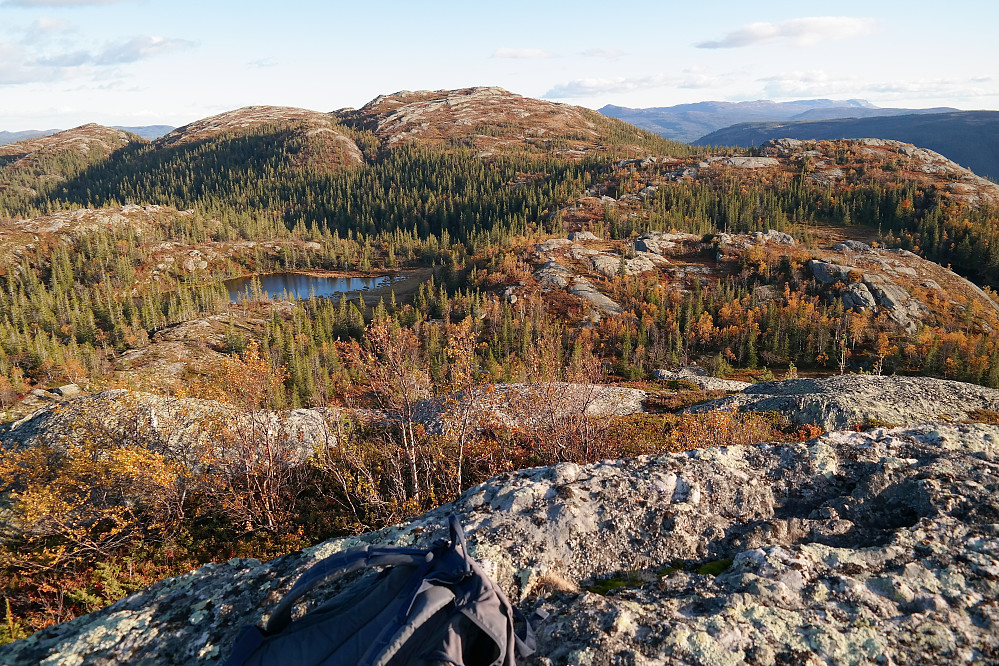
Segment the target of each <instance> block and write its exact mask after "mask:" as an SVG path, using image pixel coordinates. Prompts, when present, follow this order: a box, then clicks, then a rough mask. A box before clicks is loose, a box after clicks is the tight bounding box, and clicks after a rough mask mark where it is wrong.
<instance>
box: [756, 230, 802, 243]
mask: <svg viewBox="0 0 999 666" xmlns="http://www.w3.org/2000/svg"><path fill="white" fill-rule="evenodd" d="M751 236H752V239H753V242H754V243H775V244H777V245H795V244H796V243H797V241H795V240H794V236H792V235H791V234H786V233H784V232H783V231H776V230H774V229H767V230H766V231H756V232H753V233H752V234H751Z"/></svg>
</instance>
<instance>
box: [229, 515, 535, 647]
mask: <svg viewBox="0 0 999 666" xmlns="http://www.w3.org/2000/svg"><path fill="white" fill-rule="evenodd" d="M448 522H449V527H450V535H451V540H450V541H449V542H448V541H442V540H440V541H437V542H435V543H434V544H433V546H432V547H431V548H430V549H428V550H420V549H414V548H372V547H371V546H365V547H363V548H356V549H353V550H349V551H345V552H342V553H338V554H335V555H332V556H330V557H328V558H326V559H324V560H322V561H320V562H318V563H317V564H315V565H313V566H312V568H310V569H309V570H308V571H306V572H305V573H304V574H302V576H301V577H300V578H299V579H298V580H297V581H296V582H295V585H294V586H293V587H292V589H291V590H290V591H289V592H288V594H287V595H286V596H285V597H284V598H283V599H282V600H281V602H280V603H278V605H277V606H276V607H275V608H274V611H273V612H272V613H271V616H270V619H269V620H268V622H267V626H266V627H265V628H264V629H260V628H259V627H257V626H245V627H243V629H242V630H241V631H240V633H239V636H238V637H237V638H236V644H235V646H234V647H233V650H232V653H231V654H230V656H229V660H228V661H226V666H268V665H276V664H294V665H295V666H355V665H356V666H404V665H405V666H410V665H414V666H415V665H419V666H423V665H427V666H431V665H435V666H436V665H440V664H451V665H452V666H515V665H516V660H515V655H516V654H519V655H520V656H522V657H527V656H529V655H531V654H532V653H533V652H534V635H533V632H532V630H531V626H530V623H529V622H528V621H527V620H526V619H524V616H523V615H522V614H521V613H520V611H518V610H516V609H515V608H514V607H513V606H512V605H511V604H510V602H509V600H508V599H507V598H506V595H504V594H503V591H502V590H501V589H500V587H499V586H498V585H497V584H496V583H494V582H493V581H492V580H490V579H489V577H488V576H487V575H486V574H485V572H484V571H483V570H482V568H481V567H480V566H479V565H478V563H477V562H475V561H474V560H472V559H471V558H470V557H468V549H467V548H466V545H465V535H464V532H463V531H462V529H461V524H460V523H459V521H458V518H457V516H454V515H452V516H450V518H449V521H448ZM372 567H378V568H382V571H381V573H380V574H378V575H377V576H374V577H372V576H369V577H366V578H362V579H361V580H359V581H358V582H356V583H355V584H353V585H351V586H349V587H348V588H347V589H346V590H344V591H343V592H342V593H340V594H339V595H337V596H335V597H333V598H332V599H330V600H329V601H327V602H325V603H323V604H321V605H319V606H318V607H316V608H315V609H313V610H311V611H309V612H308V613H306V614H305V615H304V616H303V617H301V618H299V619H298V620H295V621H292V619H291V610H292V606H293V605H294V604H295V602H296V601H298V600H299V599H301V598H302V596H303V595H305V594H307V593H308V592H310V591H311V590H313V589H314V588H316V587H317V586H318V585H320V584H321V583H325V582H327V581H329V580H332V579H333V578H335V577H337V576H342V575H345V574H348V573H351V572H354V571H359V570H361V569H366V568H372ZM365 582H367V584H366V585H365ZM515 623H516V624H518V625H519V630H516V629H515Z"/></svg>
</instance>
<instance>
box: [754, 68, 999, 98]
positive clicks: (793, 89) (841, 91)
mask: <svg viewBox="0 0 999 666" xmlns="http://www.w3.org/2000/svg"><path fill="white" fill-rule="evenodd" d="M759 81H760V82H761V83H763V89H764V92H765V94H766V96H767V98H769V99H802V98H815V97H841V96H847V97H867V96H870V97H874V98H880V99H882V100H891V99H918V98H925V99H942V98H952V99H955V100H959V99H972V98H977V97H989V96H994V95H997V94H999V85H997V81H996V80H995V78H993V77H991V76H969V77H964V78H946V79H942V78H936V79H910V80H906V79H890V80H877V79H873V80H872V79H863V78H860V77H853V76H847V77H844V76H832V75H830V74H828V73H827V72H825V71H824V70H809V71H789V72H782V73H780V74H776V75H773V76H767V77H763V78H761V79H759Z"/></svg>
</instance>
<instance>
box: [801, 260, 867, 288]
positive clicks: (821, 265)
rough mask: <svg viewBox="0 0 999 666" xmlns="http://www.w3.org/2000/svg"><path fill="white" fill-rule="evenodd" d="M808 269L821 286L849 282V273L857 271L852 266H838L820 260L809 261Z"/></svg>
mask: <svg viewBox="0 0 999 666" xmlns="http://www.w3.org/2000/svg"><path fill="white" fill-rule="evenodd" d="M808 269H809V270H810V271H812V275H814V276H815V279H816V280H818V281H819V282H821V283H822V284H833V283H834V282H848V281H849V280H850V272H851V271H855V270H857V269H856V268H854V267H853V266H841V265H840V264H836V263H833V262H831V261H824V260H822V259H809V260H808Z"/></svg>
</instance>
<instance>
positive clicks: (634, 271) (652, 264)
mask: <svg viewBox="0 0 999 666" xmlns="http://www.w3.org/2000/svg"><path fill="white" fill-rule="evenodd" d="M590 263H591V264H592V265H593V270H595V271H597V272H598V273H603V274H604V275H606V276H607V277H614V276H616V275H620V273H621V269H622V265H621V256H620V255H613V254H607V253H604V252H601V253H599V254H594V255H592V256H591V257H590ZM666 263H669V262H668V261H667V260H666V259H664V258H663V257H662V256H660V255H658V254H653V253H651V252H637V253H635V256H634V257H632V258H631V259H625V260H624V266H623V268H624V274H625V275H638V274H640V273H646V272H648V271H654V270H656V268H657V267H658V266H661V265H663V264H666Z"/></svg>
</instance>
